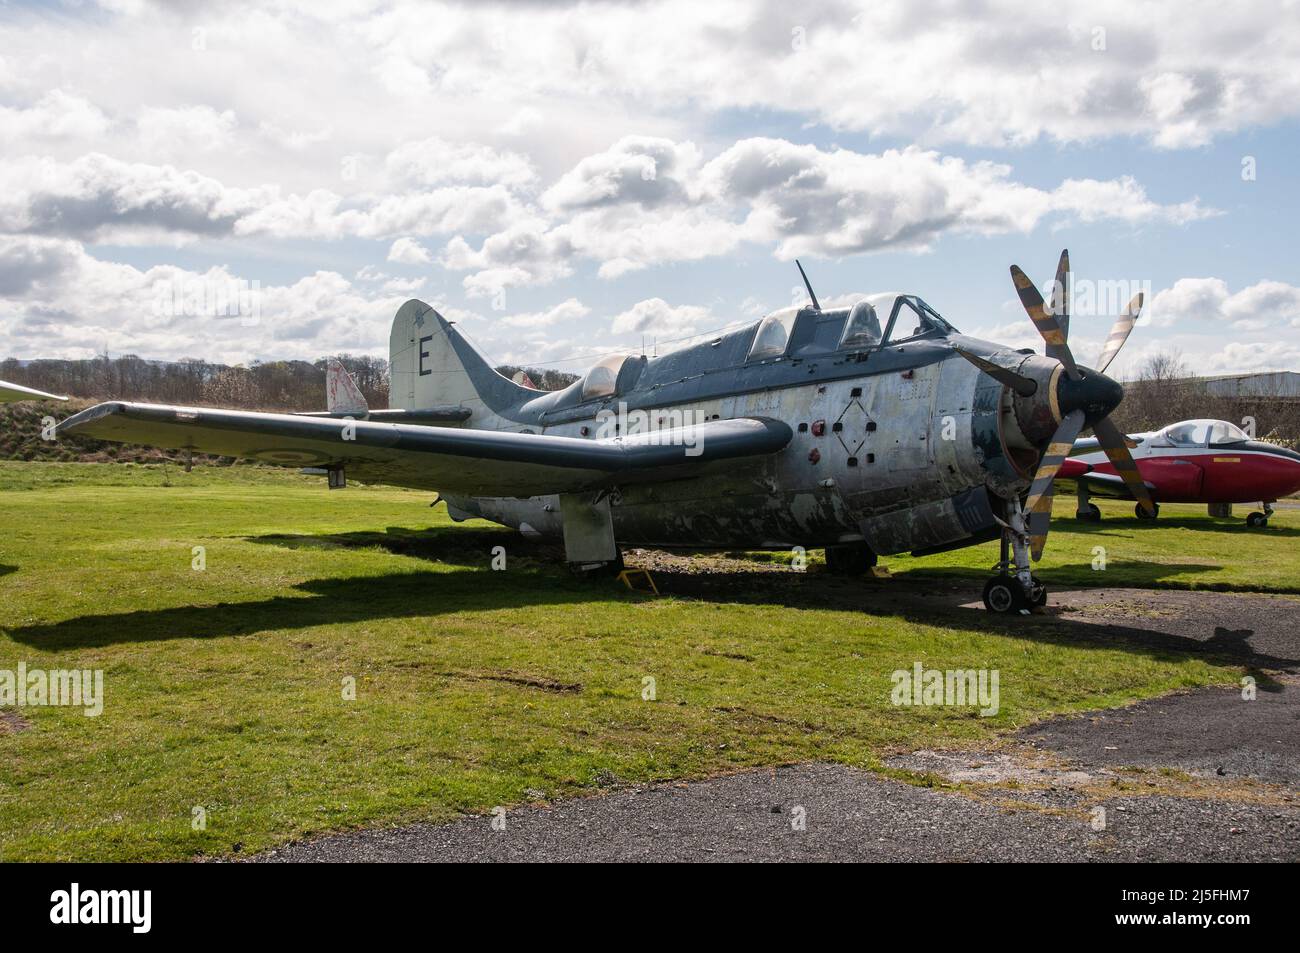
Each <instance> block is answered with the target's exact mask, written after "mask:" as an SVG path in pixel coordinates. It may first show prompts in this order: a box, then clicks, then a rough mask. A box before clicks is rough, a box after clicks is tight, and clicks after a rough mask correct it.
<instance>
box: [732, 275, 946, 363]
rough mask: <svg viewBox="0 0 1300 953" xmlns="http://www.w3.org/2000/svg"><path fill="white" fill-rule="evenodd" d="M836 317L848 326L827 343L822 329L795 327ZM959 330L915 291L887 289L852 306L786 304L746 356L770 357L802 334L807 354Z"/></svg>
mask: <svg viewBox="0 0 1300 953" xmlns="http://www.w3.org/2000/svg"><path fill="white" fill-rule="evenodd" d="M832 320H834V321H838V322H842V327H843V330H842V331H840V332H839V335H838V338H836V337H832V338H830V340H829V341H826V342H825V343H822V341H823V340H824V338H822V332H821V331H820V330H819V331H817V332H816V333H815V334H813V333H812V332H810V331H809V332H807V333H804V332H800V333H796V330H795V323H796V321H798V322H799V323H800V326H801V327H803V325H804V323H805V322H820V325H821V326H823V327H824V326H825V325H826V323H827V322H829V321H832ZM827 330H831V329H829V328H828V329H827ZM955 330H956V329H955V328H954V327H953V326H952V325H951V324H949V323H948V322H947V321H945V320H944V319H943V318H941V317H940V316H939V313H938V312H937V311H935V310H934V309H933V308H931V307H930V306H929V305H928V304H926V303H925V302H924V301H922V300H921V299H920V298H918V297H917V296H916V295H906V294H898V293H897V292H887V293H885V294H875V295H868V296H867V297H865V298H861V299H859V300H858V301H856V302H855V303H854V304H853V306H852V307H850V308H834V309H826V310H823V311H815V310H813V309H811V308H783V309H781V310H780V311H774V312H773V313H771V314H769V315H768V316H767V317H765V318H764V319H763V320H762V321H760V322H759V324H758V329H757V331H755V332H754V340H753V343H752V344H750V347H749V353H748V355H747V356H746V358H745V360H746V361H765V360H773V359H775V358H779V357H783V356H785V355H786V354H787V352H788V351H789V350H790V349H791V342H792V340H793V339H797V342H796V344H795V346H794V349H795V350H797V351H798V353H799V354H800V355H803V354H805V353H807V351H831V350H840V351H851V350H868V349H870V348H873V347H879V346H880V345H881V344H882V343H893V342H896V341H905V340H908V339H910V338H914V337H918V336H919V335H922V334H925V333H927V332H929V331H938V332H940V333H949V332H952V331H955ZM814 339H815V343H813V344H812V345H811V347H809V341H810V340H814Z"/></svg>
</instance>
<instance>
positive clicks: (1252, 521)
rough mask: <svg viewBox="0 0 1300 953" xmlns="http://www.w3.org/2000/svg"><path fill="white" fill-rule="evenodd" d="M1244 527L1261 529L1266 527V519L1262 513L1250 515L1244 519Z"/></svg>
mask: <svg viewBox="0 0 1300 953" xmlns="http://www.w3.org/2000/svg"><path fill="white" fill-rule="evenodd" d="M1246 525H1247V526H1249V527H1251V528H1253V529H1261V528H1263V527H1265V526H1267V525H1268V517H1267V516H1265V515H1264V514H1263V513H1251V514H1250V515H1249V516H1247V517H1246Z"/></svg>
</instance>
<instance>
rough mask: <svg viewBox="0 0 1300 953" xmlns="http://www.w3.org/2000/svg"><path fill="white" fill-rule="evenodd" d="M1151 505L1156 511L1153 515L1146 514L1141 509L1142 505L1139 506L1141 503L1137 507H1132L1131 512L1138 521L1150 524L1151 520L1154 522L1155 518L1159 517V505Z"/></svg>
mask: <svg viewBox="0 0 1300 953" xmlns="http://www.w3.org/2000/svg"><path fill="white" fill-rule="evenodd" d="M1151 505H1152V506H1154V507H1155V508H1156V511H1155V512H1154V513H1147V511H1146V510H1144V509H1142V504H1141V503H1139V504H1138V505H1137V506H1135V507H1133V512H1134V514H1135V515H1136V516H1137V518H1138V519H1140V520H1146V521H1147V522H1150V521H1151V520H1154V519H1155V518H1156V517H1157V516H1159V515H1160V504H1159V503H1152V504H1151Z"/></svg>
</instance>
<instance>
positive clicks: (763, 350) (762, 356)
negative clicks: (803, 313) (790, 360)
mask: <svg viewBox="0 0 1300 953" xmlns="http://www.w3.org/2000/svg"><path fill="white" fill-rule="evenodd" d="M798 316H799V309H798V308H782V309H781V310H780V311H773V312H772V313H771V314H769V315H768V316H767V317H765V318H764V319H763V320H762V321H760V322H758V330H757V331H755V332H754V343H753V344H751V345H750V346H749V354H748V355H747V356H746V357H745V360H746V361H765V360H770V359H771V358H774V357H781V356H782V355H783V354H785V349H786V345H787V344H789V342H790V332H791V331H792V330H793V329H794V320H795V318H797V317H798Z"/></svg>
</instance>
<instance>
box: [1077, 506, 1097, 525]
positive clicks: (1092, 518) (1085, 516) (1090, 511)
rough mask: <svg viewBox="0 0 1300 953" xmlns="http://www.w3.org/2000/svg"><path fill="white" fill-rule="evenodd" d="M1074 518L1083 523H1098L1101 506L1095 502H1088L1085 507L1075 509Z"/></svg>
mask: <svg viewBox="0 0 1300 953" xmlns="http://www.w3.org/2000/svg"><path fill="white" fill-rule="evenodd" d="M1074 518H1075V519H1077V520H1082V521H1083V522H1085V523H1100V522H1101V507H1099V506H1098V505H1097V504H1096V503H1089V504H1088V505H1087V507H1085V508H1084V509H1081V510H1075V511H1074Z"/></svg>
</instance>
